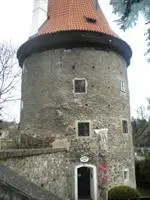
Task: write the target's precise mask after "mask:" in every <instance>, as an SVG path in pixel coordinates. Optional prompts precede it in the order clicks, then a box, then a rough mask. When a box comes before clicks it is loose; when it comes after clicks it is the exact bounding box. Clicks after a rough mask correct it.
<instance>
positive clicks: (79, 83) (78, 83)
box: [74, 79, 86, 93]
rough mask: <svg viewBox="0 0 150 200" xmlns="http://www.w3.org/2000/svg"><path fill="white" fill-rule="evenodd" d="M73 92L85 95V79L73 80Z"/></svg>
mask: <svg viewBox="0 0 150 200" xmlns="http://www.w3.org/2000/svg"><path fill="white" fill-rule="evenodd" d="M74 92H75V93H85V92H86V80H85V79H75V80H74Z"/></svg>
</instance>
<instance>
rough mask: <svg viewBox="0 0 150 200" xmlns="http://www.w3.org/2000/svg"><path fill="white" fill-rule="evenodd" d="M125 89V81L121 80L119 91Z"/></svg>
mask: <svg viewBox="0 0 150 200" xmlns="http://www.w3.org/2000/svg"><path fill="white" fill-rule="evenodd" d="M125 91H126V87H125V82H124V81H121V92H125Z"/></svg>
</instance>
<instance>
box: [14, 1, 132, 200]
mask: <svg viewBox="0 0 150 200" xmlns="http://www.w3.org/2000/svg"><path fill="white" fill-rule="evenodd" d="M131 54H132V52H131V49H130V47H129V46H128V44H127V43H126V42H124V41H123V40H122V39H120V38H119V37H118V36H117V35H116V34H115V33H114V32H113V31H112V30H111V28H110V26H109V24H108V22H107V20H106V18H105V16H104V14H103V12H102V10H101V8H100V7H99V5H98V2H97V1H96V0H61V1H60V0H49V1H48V15H47V20H46V21H45V22H44V23H43V24H42V25H41V26H40V28H39V29H38V32H37V33H36V35H33V36H32V37H31V38H29V40H28V41H27V42H25V43H24V44H23V45H22V46H21V47H20V48H19V50H18V54H17V56H18V60H19V64H20V66H21V67H22V69H23V70H22V71H23V72H22V73H23V74H22V110H21V122H20V127H21V140H22V138H29V140H30V145H29V146H28V148H31V149H32V148H33V143H32V142H31V141H32V140H33V141H34V142H35V143H36V145H37V147H38V148H39V149H40V148H46V147H51V148H52V149H58V150H59V149H60V152H59V153H57V154H56V153H53V154H48V153H47V155H46V156H41V155H39V156H37V157H36V158H34V159H30V158H29V160H28V164H26V166H27V168H29V166H33V169H32V170H30V169H29V170H27V172H26V176H27V177H29V178H30V179H32V181H34V182H36V183H37V184H41V183H42V184H43V185H44V186H45V188H46V189H48V190H51V191H52V192H54V193H56V194H57V195H58V196H59V197H60V198H62V199H66V200H67V199H68V200H73V199H75V200H78V199H83V198H84V199H85V198H87V199H93V200H99V199H104V198H106V189H107V187H113V186H114V185H120V184H126V185H129V186H131V187H135V175H134V157H133V146H132V136H131V126H130V106H129V90H128V78H127V67H128V65H129V63H130V58H131ZM28 142H29V141H27V143H28ZM34 148H35V146H34ZM62 149H63V151H61V150H62ZM64 149H65V151H64ZM35 163H37V164H36V167H34V164H35Z"/></svg>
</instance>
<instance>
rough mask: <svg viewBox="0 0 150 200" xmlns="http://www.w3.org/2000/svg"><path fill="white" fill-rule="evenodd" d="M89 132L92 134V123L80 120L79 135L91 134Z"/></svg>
mask: <svg viewBox="0 0 150 200" xmlns="http://www.w3.org/2000/svg"><path fill="white" fill-rule="evenodd" d="M89 134H90V123H89V122H78V136H89Z"/></svg>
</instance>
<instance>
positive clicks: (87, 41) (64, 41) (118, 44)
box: [17, 31, 132, 67]
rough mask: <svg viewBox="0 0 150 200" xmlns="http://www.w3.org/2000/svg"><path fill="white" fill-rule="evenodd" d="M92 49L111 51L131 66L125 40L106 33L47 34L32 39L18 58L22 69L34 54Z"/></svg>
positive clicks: (21, 48)
mask: <svg viewBox="0 0 150 200" xmlns="http://www.w3.org/2000/svg"><path fill="white" fill-rule="evenodd" d="M78 47H92V48H96V49H101V50H110V51H114V52H116V53H118V54H120V55H121V56H122V57H123V58H124V59H125V61H126V62H127V65H129V64H130V58H131V56H132V51H131V48H130V46H129V45H128V44H127V43H126V42H124V41H123V40H121V39H119V38H116V37H113V36H110V35H106V34H104V33H98V32H90V31H64V32H57V33H51V34H45V35H40V36H37V35H36V36H35V37H32V38H30V39H29V40H28V41H27V42H25V43H24V44H23V45H21V47H20V48H19V50H18V52H17V58H18V60H19V65H20V66H21V67H22V65H23V62H24V60H25V59H26V58H27V57H28V56H31V55H32V54H34V53H38V52H43V51H47V50H50V49H59V48H66V49H72V48H78Z"/></svg>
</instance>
